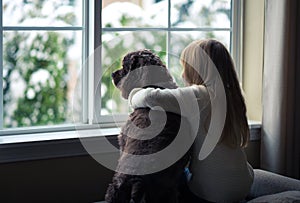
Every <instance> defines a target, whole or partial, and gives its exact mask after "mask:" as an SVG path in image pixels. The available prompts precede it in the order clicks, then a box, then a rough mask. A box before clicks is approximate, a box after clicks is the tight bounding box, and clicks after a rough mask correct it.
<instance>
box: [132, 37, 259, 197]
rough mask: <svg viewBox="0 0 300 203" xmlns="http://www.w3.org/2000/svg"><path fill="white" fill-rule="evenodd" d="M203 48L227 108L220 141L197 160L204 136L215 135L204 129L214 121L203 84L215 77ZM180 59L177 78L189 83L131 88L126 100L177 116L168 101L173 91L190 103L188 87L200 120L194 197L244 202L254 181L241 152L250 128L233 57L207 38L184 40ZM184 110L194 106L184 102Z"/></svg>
mask: <svg viewBox="0 0 300 203" xmlns="http://www.w3.org/2000/svg"><path fill="white" fill-rule="evenodd" d="M203 52H205V54H207V55H208V56H209V58H210V59H209V60H211V61H212V62H213V64H214V67H215V68H216V69H217V72H218V74H219V76H220V78H221V81H222V82H223V84H224V90H225V96H224V98H226V101H225V102H223V101H218V102H219V103H222V102H223V103H226V106H225V107H226V109H227V112H226V111H225V113H224V115H225V116H224V121H225V123H224V128H223V130H222V129H221V131H220V134H221V135H220V139H219V141H218V142H217V144H216V146H215V147H214V148H213V150H212V151H211V152H210V153H209V155H208V156H207V157H206V158H205V159H204V160H200V159H199V157H198V155H199V153H200V151H201V148H202V147H203V146H202V144H203V142H204V140H205V138H206V136H212V137H213V136H215V135H211V133H208V131H209V130H208V129H209V126H210V125H211V123H213V122H214V120H213V119H212V111H213V108H214V106H213V102H212V96H211V94H209V87H208V86H211V83H212V82H213V81H215V79H214V77H212V74H210V73H211V72H212V67H211V66H210V65H209V62H208V61H207V60H206V59H205V56H204V55H203ZM191 61H192V62H191ZM180 62H181V64H182V66H183V75H182V76H183V78H184V80H185V82H186V84H187V86H188V87H184V88H178V89H172V90H170V89H164V90H161V89H154V88H146V89H134V90H133V91H132V92H131V93H130V96H129V103H130V105H131V106H132V107H133V108H141V107H149V108H154V107H156V106H161V107H162V108H163V109H164V110H165V111H169V112H173V113H178V114H180V113H181V112H182V109H180V108H178V105H172V103H174V104H175V103H177V102H178V101H176V100H174V95H175V97H176V98H182V99H183V103H184V101H186V102H187V103H189V102H188V101H190V100H193V99H194V98H193V97H190V98H188V97H189V95H190V94H187V92H190V91H193V92H194V95H195V97H196V101H197V103H196V104H197V105H198V109H199V110H200V111H199V112H200V119H199V122H198V125H199V127H198V126H197V127H198V130H197V136H196V139H195V141H194V146H193V156H192V160H191V163H190V166H189V169H190V171H191V174H192V176H191V178H190V181H189V182H188V188H189V189H190V191H191V192H192V193H193V194H194V195H196V196H197V197H199V198H202V199H205V200H207V201H211V202H237V201H240V200H243V199H244V198H245V197H246V195H247V194H248V192H249V190H250V187H251V185H252V182H253V169H252V167H251V166H250V165H249V164H248V162H247V158H246V156H245V153H244V151H243V148H244V147H245V146H246V145H247V142H248V140H249V127H248V123H247V117H246V106H245V102H244V98H243V96H242V91H241V88H240V85H239V81H238V78H237V75H236V72H235V69H234V65H233V61H232V58H231V56H230V54H229V52H228V51H227V49H226V48H225V46H224V45H223V44H221V43H220V42H218V41H216V40H212V39H208V40H200V41H194V42H192V43H191V44H189V45H188V46H187V47H186V48H185V49H184V50H183V52H182V54H181V59H180ZM191 63H192V64H191ZM223 92H224V91H223ZM215 96H216V97H214V98H218V97H217V96H218V95H215ZM217 100H220V99H217ZM181 108H182V106H181ZM183 108H190V109H192V108H195V107H193V106H190V105H186V107H183ZM185 112H193V111H191V110H190V111H185ZM184 116H193V115H184ZM204 144H205V143H204Z"/></svg>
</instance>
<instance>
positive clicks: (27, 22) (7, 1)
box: [2, 0, 82, 26]
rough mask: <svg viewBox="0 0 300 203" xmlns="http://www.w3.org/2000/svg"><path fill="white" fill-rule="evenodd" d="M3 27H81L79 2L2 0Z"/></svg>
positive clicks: (80, 3)
mask: <svg viewBox="0 0 300 203" xmlns="http://www.w3.org/2000/svg"><path fill="white" fill-rule="evenodd" d="M2 4H3V5H2V6H3V7H2V12H3V25H4V26H76V25H77V26H81V25H82V1H81V0H13V1H12V0H2Z"/></svg>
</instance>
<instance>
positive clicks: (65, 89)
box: [3, 31, 81, 128]
mask: <svg viewBox="0 0 300 203" xmlns="http://www.w3.org/2000/svg"><path fill="white" fill-rule="evenodd" d="M78 38H79V39H81V32H71V31H64V32H63V31H60V32H58V31H56V32H54V31H51V32H46V31H38V32H37V31H23V32H21V31H19V32H17V31H6V32H4V39H3V43H4V46H3V59H4V61H3V79H4V81H3V98H4V100H3V105H4V108H3V110H4V128H10V127H25V126H36V125H53V124H61V123H71V122H72V115H71V113H72V97H73V91H74V87H75V85H76V82H77V74H78V71H79V67H80V60H81V44H80V43H78V42H77V41H78ZM76 102H78V101H76Z"/></svg>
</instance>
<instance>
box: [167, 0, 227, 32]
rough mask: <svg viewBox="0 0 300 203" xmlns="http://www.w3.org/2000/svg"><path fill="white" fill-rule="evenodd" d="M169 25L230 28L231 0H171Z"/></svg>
mask: <svg viewBox="0 0 300 203" xmlns="http://www.w3.org/2000/svg"><path fill="white" fill-rule="evenodd" d="M171 25H172V26H173V27H185V28H188V27H189V28H196V27H213V28H230V26H231V0H205V1H194V0H184V1H182V0H172V1H171Z"/></svg>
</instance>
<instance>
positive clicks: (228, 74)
mask: <svg viewBox="0 0 300 203" xmlns="http://www.w3.org/2000/svg"><path fill="white" fill-rule="evenodd" d="M199 48H200V49H201V51H202V50H203V51H204V52H205V53H206V54H207V55H208V56H209V58H210V59H211V61H212V62H213V63H214V66H215V67H216V68H217V70H218V72H219V75H220V77H221V79H222V82H223V85H224V89H225V94H226V100H227V102H226V103H227V113H226V119H225V125H224V128H223V131H222V135H221V139H220V141H219V143H220V142H223V143H225V144H226V145H228V146H230V147H234V148H236V147H245V146H246V145H247V143H248V141H249V126H248V121H247V117H246V105H245V101H244V97H243V95H242V91H241V88H240V84H239V81H238V77H237V74H236V72H235V69H234V64H233V60H232V58H231V56H230V54H229V52H228V51H227V49H226V47H225V46H224V45H223V44H222V43H220V42H218V41H217V40H213V39H208V40H199V41H195V42H192V43H191V44H190V45H188V46H187V47H186V48H185V49H184V50H183V52H182V54H181V64H182V66H183V77H184V79H185V80H186V82H187V83H188V84H189V85H193V84H196V85H205V83H204V78H202V77H201V76H200V75H199V72H201V71H203V70H201V68H202V69H203V67H201V66H203V63H202V62H201V60H202V58H203V54H201V53H200V52H201V51H199ZM188 55H189V57H190V56H191V55H193V56H192V57H198V58H199V59H198V61H200V62H199V64H196V65H195V64H193V65H190V64H188V63H187V62H186V61H185V60H183V59H185V58H187V57H188ZM204 65H205V64H204Z"/></svg>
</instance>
